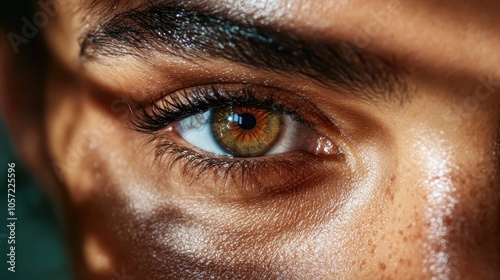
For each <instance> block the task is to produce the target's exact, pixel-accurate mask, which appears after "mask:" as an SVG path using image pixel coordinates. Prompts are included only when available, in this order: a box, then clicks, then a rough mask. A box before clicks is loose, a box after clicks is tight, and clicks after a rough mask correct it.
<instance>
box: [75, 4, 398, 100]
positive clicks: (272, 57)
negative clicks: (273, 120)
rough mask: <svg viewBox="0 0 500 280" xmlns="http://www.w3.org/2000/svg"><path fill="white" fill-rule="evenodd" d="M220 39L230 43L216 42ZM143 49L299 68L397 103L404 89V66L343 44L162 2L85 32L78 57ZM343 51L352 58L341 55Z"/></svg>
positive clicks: (283, 71)
mask: <svg viewBox="0 0 500 280" xmlns="http://www.w3.org/2000/svg"><path fill="white" fill-rule="evenodd" d="M159 15H162V16H163V17H167V18H162V17H159ZM178 15H180V17H178ZM168 17H171V18H168ZM176 20H177V21H178V22H177V23H176ZM188 23H189V24H188ZM226 27H227V28H226ZM200 30H203V33H200ZM158 34H162V35H161V38H159V37H158ZM175 34H176V35H175ZM182 35H185V36H184V37H182ZM190 35H193V36H190ZM172 36H173V37H172ZM176 36H177V37H176ZM212 38H217V39H216V40H215V39H212ZM158 39H160V40H158ZM152 42H155V43H152ZM222 42H226V43H228V42H229V43H230V44H225V45H224V46H223V47H221V44H222ZM126 47H129V48H128V49H127V48H126ZM148 48H149V49H150V48H152V49H155V50H156V51H160V52H162V53H167V54H168V55H173V56H178V57H181V58H182V57H190V59H197V58H199V57H198V56H199V55H203V56H206V55H209V56H212V57H214V58H224V59H228V60H231V61H233V62H237V63H240V62H241V63H244V64H247V65H251V66H252V65H253V66H255V67H259V69H263V68H267V69H269V70H271V71H279V72H281V74H287V73H299V74H302V75H305V76H308V77H311V78H314V79H319V80H320V81H322V82H325V83H326V84H327V85H329V86H331V85H333V86H335V87H339V88H343V89H344V90H345V91H346V92H347V94H351V95H354V96H358V97H361V98H364V99H368V100H376V99H380V100H384V101H388V100H389V101H391V100H397V101H398V102H401V100H404V99H405V97H406V96H407V94H408V87H407V82H406V80H405V79H403V78H402V76H404V75H403V72H404V70H403V69H401V68H400V67H397V66H396V65H393V64H391V63H388V62H387V61H385V60H384V59H382V58H381V57H378V56H376V55H372V54H369V53H366V52H364V51H361V50H358V49H354V50H353V49H352V46H350V45H348V44H345V43H339V44H335V43H330V42H321V41H317V40H313V41H308V40H304V39H301V38H300V37H298V36H296V35H294V34H293V32H291V31H286V30H281V31H280V32H276V31H274V30H273V29H272V28H271V27H266V28H262V27H258V26H247V25H242V24H239V23H236V22H233V21H231V20H229V19H227V18H222V17H220V16H214V15H210V14H209V13H200V12H197V11H195V10H186V9H180V8H178V7H175V6H167V5H160V6H152V7H150V8H148V9H143V8H142V9H138V10H133V11H130V12H127V13H124V14H120V15H117V16H116V17H115V18H113V19H111V20H109V21H108V22H106V23H104V24H103V25H102V26H101V27H100V28H98V29H97V30H96V31H94V32H91V33H89V34H88V35H87V36H86V37H85V39H84V40H83V43H82V57H83V58H84V59H93V58H97V59H98V57H99V55H110V54H111V55H112V54H116V55H121V54H123V53H124V52H125V53H132V54H133V53H137V50H139V52H140V53H143V54H144V52H143V50H144V49H148ZM201 49H203V53H202V52H200V50H201ZM346 52H347V53H350V55H352V57H350V58H347V59H346V57H345V53H346Z"/></svg>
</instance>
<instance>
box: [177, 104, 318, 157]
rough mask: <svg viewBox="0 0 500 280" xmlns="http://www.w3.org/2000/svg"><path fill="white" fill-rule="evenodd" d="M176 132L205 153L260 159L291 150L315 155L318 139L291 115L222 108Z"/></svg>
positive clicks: (188, 121)
mask: <svg viewBox="0 0 500 280" xmlns="http://www.w3.org/2000/svg"><path fill="white" fill-rule="evenodd" d="M175 129H176V131H177V133H178V134H179V135H180V136H181V137H182V138H183V139H184V141H186V142H187V143H189V144H191V145H193V146H195V147H196V148H199V149H201V150H204V151H206V152H209V153H212V154H216V155H225V156H231V157H259V156H266V155H275V154H282V153H287V152H293V151H306V152H311V153H315V152H316V148H317V147H316V146H317V143H318V139H320V138H321V137H320V136H319V135H318V134H317V133H316V132H315V131H313V130H312V129H310V128H309V127H307V126H305V125H304V124H301V123H299V122H297V121H294V120H293V119H292V118H291V117H290V116H287V115H284V114H280V113H277V112H273V111H272V110H270V109H260V108H253V107H238V106H234V107H222V108H215V109H212V110H209V111H207V112H205V113H203V114H197V115H194V116H191V117H188V118H185V119H184V120H181V121H180V122H178V124H177V125H176V126H175Z"/></svg>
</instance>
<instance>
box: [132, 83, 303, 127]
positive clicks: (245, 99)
mask: <svg viewBox="0 0 500 280" xmlns="http://www.w3.org/2000/svg"><path fill="white" fill-rule="evenodd" d="M219 86H221V85H211V86H200V87H194V88H190V89H185V90H183V91H181V92H179V93H177V94H174V95H173V96H171V97H170V100H168V99H162V100H161V101H160V102H157V103H153V104H152V105H150V106H139V107H138V110H135V111H134V113H135V114H133V120H132V126H133V128H134V129H136V130H138V131H139V132H143V133H150V134H151V133H156V132H158V131H161V130H163V129H165V128H166V127H168V126H169V125H171V124H172V123H174V122H177V121H181V120H183V119H185V118H188V117H191V116H194V115H197V114H202V113H204V112H206V111H209V110H211V109H215V108H222V107H230V106H252V107H255V108H260V109H266V110H272V111H274V112H276V113H279V114H282V115H287V116H290V117H291V118H292V119H293V120H294V121H296V122H299V123H301V124H304V125H307V126H312V124H310V123H308V122H306V121H305V120H304V119H303V118H302V117H301V116H300V115H299V113H298V109H297V108H295V109H290V108H289V107H287V106H284V105H283V104H281V103H280V102H279V101H278V100H277V99H276V98H275V96H274V94H268V95H266V96H265V97H264V98H260V97H257V94H256V92H255V89H254V87H252V86H249V85H246V86H243V87H242V88H240V89H239V90H228V91H222V90H220V88H218V87H219ZM269 89H270V88H269ZM257 104H258V105H257Z"/></svg>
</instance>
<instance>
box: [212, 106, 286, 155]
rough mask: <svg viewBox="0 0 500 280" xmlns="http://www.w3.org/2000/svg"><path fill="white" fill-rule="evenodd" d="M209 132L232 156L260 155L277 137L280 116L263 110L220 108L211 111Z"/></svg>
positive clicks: (267, 149)
mask: <svg viewBox="0 0 500 280" xmlns="http://www.w3.org/2000/svg"><path fill="white" fill-rule="evenodd" d="M211 126H212V132H213V134H214V135H215V139H217V142H218V143H219V145H220V146H221V147H222V148H223V149H224V150H226V151H227V152H228V153H230V154H231V155H233V156H235V157H256V156H260V155H262V154H264V153H266V152H267V151H269V149H270V148H271V147H272V145H273V144H274V142H276V140H277V139H278V137H279V134H280V129H281V117H280V115H279V114H276V113H273V112H270V111H268V110H264V109H257V108H249V107H232V108H220V109H215V110H214V111H213V115H212V120H211Z"/></svg>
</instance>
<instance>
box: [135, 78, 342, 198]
mask: <svg viewBox="0 0 500 280" xmlns="http://www.w3.org/2000/svg"><path fill="white" fill-rule="evenodd" d="M135 112H136V113H135V114H134V119H133V126H134V128H135V129H136V130H137V131H140V132H142V133H145V134H148V135H150V137H151V138H150V140H149V141H148V143H154V144H153V145H154V148H155V154H156V157H157V158H161V159H162V160H160V161H166V162H167V163H183V165H182V167H183V168H182V170H183V171H182V172H183V173H190V172H194V173H195V174H193V175H194V176H193V177H194V178H200V177H201V176H204V175H203V174H204V173H206V174H205V176H222V177H223V180H225V182H224V185H228V184H227V182H226V181H228V180H233V179H235V178H239V177H242V176H243V177H244V176H246V177H247V178H246V179H245V180H246V183H245V185H248V181H250V180H252V182H251V185H256V184H258V185H261V186H260V189H262V188H265V186H263V185H265V183H262V182H264V181H265V179H266V176H267V177H268V178H271V177H272V176H273V174H271V173H274V174H276V173H280V174H285V172H290V173H295V174H302V172H303V171H306V170H309V171H311V170H312V169H315V170H319V168H318V166H317V165H321V164H325V163H326V162H328V161H329V160H332V161H337V162H338V161H341V160H342V158H343V151H342V149H341V147H340V145H339V141H338V140H339V139H338V138H339V133H338V131H336V129H335V125H334V124H333V123H332V122H331V121H330V120H329V119H328V118H327V117H326V116H325V115H324V114H323V113H322V112H321V111H320V110H319V109H318V108H317V107H316V106H314V105H313V104H312V103H311V102H308V101H307V100H306V99H304V98H303V97H301V96H299V95H297V94H295V93H292V92H289V91H286V90H281V89H277V88H272V87H268V86H259V85H248V84H242V85H237V84H214V85H208V86H197V87H192V88H187V89H183V90H180V91H176V92H173V93H170V94H167V95H165V96H164V97H163V98H161V99H160V100H159V101H155V102H152V103H151V104H149V105H145V106H140V107H139V108H138V109H136V111H135ZM332 131H335V132H337V133H332ZM211 170H213V171H215V172H209V171H211ZM207 174H209V175H207ZM221 174H222V175H221ZM252 174H253V175H252ZM257 174H258V175H257ZM251 176H253V178H250V177H251ZM292 177H293V176H292ZM211 179H214V178H211ZM215 180H217V178H215ZM282 181H283V182H276V183H274V184H272V185H273V186H274V187H273V188H276V187H277V186H278V185H283V184H285V185H286V184H287V182H286V180H282ZM255 182H259V183H255ZM233 183H234V182H233ZM236 185H237V184H236ZM235 187H238V186H235Z"/></svg>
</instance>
